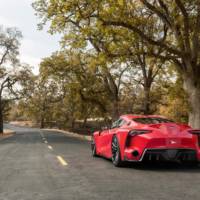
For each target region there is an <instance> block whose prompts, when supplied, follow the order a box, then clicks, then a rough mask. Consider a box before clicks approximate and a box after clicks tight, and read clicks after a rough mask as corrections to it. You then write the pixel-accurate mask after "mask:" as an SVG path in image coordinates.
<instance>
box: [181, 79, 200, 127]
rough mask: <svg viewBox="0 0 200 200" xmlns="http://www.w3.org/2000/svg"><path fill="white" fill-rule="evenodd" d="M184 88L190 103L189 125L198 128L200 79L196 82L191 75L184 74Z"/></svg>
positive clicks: (199, 124) (199, 119)
mask: <svg viewBox="0 0 200 200" xmlns="http://www.w3.org/2000/svg"><path fill="white" fill-rule="evenodd" d="M196 80H198V79H196ZM184 89H185V91H186V92H187V94H188V101H189V104H190V112H189V125H190V126H191V127H192V128H194V129H200V80H199V81H198V83H197V81H196V82H195V81H194V79H193V78H192V76H189V75H187V76H185V77H184Z"/></svg>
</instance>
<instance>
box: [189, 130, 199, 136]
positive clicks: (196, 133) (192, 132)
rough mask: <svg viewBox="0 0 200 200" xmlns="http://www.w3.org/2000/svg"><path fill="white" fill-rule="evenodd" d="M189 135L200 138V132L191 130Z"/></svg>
mask: <svg viewBox="0 0 200 200" xmlns="http://www.w3.org/2000/svg"><path fill="white" fill-rule="evenodd" d="M189 133H191V134H194V135H199V136H200V130H189Z"/></svg>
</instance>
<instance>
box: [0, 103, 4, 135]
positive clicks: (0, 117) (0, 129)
mask: <svg viewBox="0 0 200 200" xmlns="http://www.w3.org/2000/svg"><path fill="white" fill-rule="evenodd" d="M0 134H3V108H2V104H1V100H0Z"/></svg>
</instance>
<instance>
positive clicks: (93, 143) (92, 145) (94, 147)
mask: <svg viewBox="0 0 200 200" xmlns="http://www.w3.org/2000/svg"><path fill="white" fill-rule="evenodd" d="M91 150H92V156H93V157H97V156H98V155H97V151H96V144H95V141H94V138H92V142H91Z"/></svg>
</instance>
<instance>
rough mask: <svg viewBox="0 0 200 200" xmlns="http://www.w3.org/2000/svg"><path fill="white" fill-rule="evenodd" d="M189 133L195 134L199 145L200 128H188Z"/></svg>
mask: <svg viewBox="0 0 200 200" xmlns="http://www.w3.org/2000/svg"><path fill="white" fill-rule="evenodd" d="M189 133H191V134H193V135H197V137H198V144H199V146H200V130H189Z"/></svg>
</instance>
